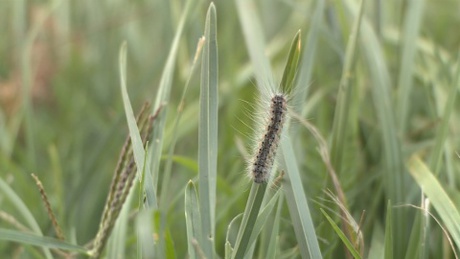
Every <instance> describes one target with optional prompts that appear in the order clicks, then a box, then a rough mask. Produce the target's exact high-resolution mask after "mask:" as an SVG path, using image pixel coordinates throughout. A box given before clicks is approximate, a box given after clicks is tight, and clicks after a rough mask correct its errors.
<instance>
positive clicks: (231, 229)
mask: <svg viewBox="0 0 460 259" xmlns="http://www.w3.org/2000/svg"><path fill="white" fill-rule="evenodd" d="M243 215H244V213H241V214H238V215H236V217H234V218H233V219H232V221H230V223H229V224H228V227H227V234H226V236H225V243H228V244H230V247H231V248H232V249H231V250H232V253H233V247H232V243H233V244H234V245H236V240H234V238H233V236H234V234H235V233H236V234H238V230H239V228H240V227H239V226H241V224H242V223H243V222H242V219H243ZM238 223H239V224H238ZM237 238H238V237H237ZM225 257H226V258H227V257H228V258H231V257H232V254H230V255H227V254H225Z"/></svg>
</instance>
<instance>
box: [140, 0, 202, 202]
mask: <svg viewBox="0 0 460 259" xmlns="http://www.w3.org/2000/svg"><path fill="white" fill-rule="evenodd" d="M193 2H195V1H194V0H187V3H186V4H185V7H184V11H183V12H182V15H181V19H180V21H179V25H178V26H177V30H176V33H175V35H174V39H173V42H172V43H171V49H170V50H169V54H168V59H167V61H166V64H165V66H164V69H163V73H162V75H161V79H160V84H159V86H158V91H157V95H156V98H155V103H154V105H153V113H155V112H156V111H157V110H158V109H159V108H160V107H163V106H164V107H163V108H162V111H161V113H160V114H159V116H158V118H157V120H156V122H155V124H154V125H153V136H152V140H153V141H152V143H153V144H152V145H150V150H149V154H150V156H149V162H150V167H151V169H152V171H151V173H146V174H145V186H144V188H145V191H146V193H147V204H148V206H149V207H155V206H156V205H155V203H154V202H155V201H156V199H155V197H154V196H153V194H154V193H156V192H157V186H158V174H159V170H160V159H161V154H162V151H163V142H164V130H165V126H166V115H167V111H168V107H167V106H165V104H167V103H169V98H170V93H171V87H172V78H173V74H174V66H175V64H176V56H177V52H178V48H179V40H180V38H181V36H182V32H183V29H184V25H185V22H186V20H187V17H188V14H189V13H190V9H191V7H192V3H193ZM152 186H153V193H152V190H150V189H151V188H152ZM163 188H168V187H167V186H163Z"/></svg>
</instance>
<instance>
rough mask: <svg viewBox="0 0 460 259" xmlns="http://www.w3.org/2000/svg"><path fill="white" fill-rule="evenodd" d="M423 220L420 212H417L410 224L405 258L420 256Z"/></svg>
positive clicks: (410, 258)
mask: <svg viewBox="0 0 460 259" xmlns="http://www.w3.org/2000/svg"><path fill="white" fill-rule="evenodd" d="M423 239H424V238H423V221H422V213H420V212H417V214H416V215H415V220H414V224H412V229H411V234H410V237H409V245H408V246H407V250H406V257H405V258H406V259H412V258H422V257H420V255H419V253H420V251H421V249H423V246H422V245H423Z"/></svg>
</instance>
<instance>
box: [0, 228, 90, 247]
mask: <svg viewBox="0 0 460 259" xmlns="http://www.w3.org/2000/svg"><path fill="white" fill-rule="evenodd" d="M0 240H3V241H12V242H18V243H21V244H29V245H34V246H40V247H47V248H54V249H61V250H66V251H70V252H78V253H86V252H87V250H86V248H84V247H82V246H78V245H74V244H70V243H68V242H65V241H62V240H59V239H55V238H51V237H45V236H39V235H36V234H33V233H26V232H21V231H16V230H11V229H4V228H0Z"/></svg>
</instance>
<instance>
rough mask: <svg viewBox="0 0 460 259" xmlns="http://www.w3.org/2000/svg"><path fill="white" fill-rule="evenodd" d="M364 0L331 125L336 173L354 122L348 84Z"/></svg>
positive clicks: (350, 45) (332, 152) (350, 89)
mask: <svg viewBox="0 0 460 259" xmlns="http://www.w3.org/2000/svg"><path fill="white" fill-rule="evenodd" d="M364 1H365V0H362V1H361V6H360V7H359V15H358V17H357V19H356V21H355V24H354V26H353V30H352V32H351V34H350V37H349V40H348V44H347V49H346V52H345V64H344V66H343V70H342V76H341V78H340V83H339V89H338V94H337V104H336V106H335V113H334V122H333V125H332V138H331V162H332V165H333V166H334V168H335V170H336V172H337V173H338V174H340V172H341V168H342V157H343V154H344V152H343V150H344V148H345V139H346V136H347V134H348V129H349V128H350V125H351V123H354V122H351V121H350V111H351V107H352V105H353V104H352V102H351V101H352V96H353V89H354V87H353V86H352V85H351V84H350V81H351V78H352V77H353V68H354V63H355V59H356V57H355V52H356V45H357V42H358V34H359V28H360V27H361V21H362V17H363V10H364Z"/></svg>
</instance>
